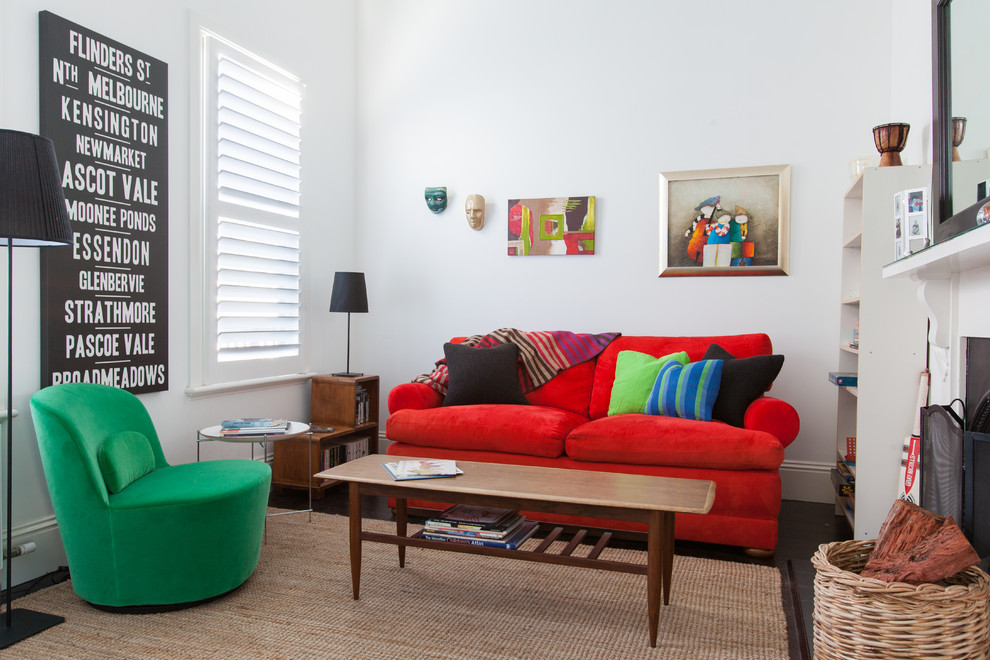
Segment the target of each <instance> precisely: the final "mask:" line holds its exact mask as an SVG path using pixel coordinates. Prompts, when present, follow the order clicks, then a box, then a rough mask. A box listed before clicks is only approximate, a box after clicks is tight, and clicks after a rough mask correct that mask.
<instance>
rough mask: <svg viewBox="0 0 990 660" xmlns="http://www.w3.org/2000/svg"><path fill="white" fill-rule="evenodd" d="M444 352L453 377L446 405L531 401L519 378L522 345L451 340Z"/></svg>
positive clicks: (449, 372) (445, 346)
mask: <svg viewBox="0 0 990 660" xmlns="http://www.w3.org/2000/svg"><path fill="white" fill-rule="evenodd" d="M443 354H444V357H445V358H446V359H447V373H448V375H449V379H450V380H449V382H448V384H447V395H446V396H445V397H444V400H443V405H444V406H464V405H473V404H480V403H502V404H516V405H528V404H529V401H528V400H527V399H526V397H525V396H524V395H523V391H522V385H521V384H520V382H519V371H518V367H517V366H516V364H517V362H518V358H519V348H518V347H517V346H516V345H515V344H499V345H498V346H492V347H491V348H475V347H473V346H462V345H461V344H453V343H450V342H447V343H446V344H444V345H443Z"/></svg>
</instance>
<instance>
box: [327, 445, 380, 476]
mask: <svg viewBox="0 0 990 660" xmlns="http://www.w3.org/2000/svg"><path fill="white" fill-rule="evenodd" d="M370 446H371V438H369V437H364V438H359V439H357V440H348V441H347V442H344V443H342V444H339V445H332V446H330V447H326V448H325V449H324V450H323V452H322V453H321V455H320V470H321V471H323V470H328V469H330V468H332V467H336V466H338V465H341V464H342V463H346V462H347V461H353V460H354V459H355V458H361V457H362V456H367V455H368V453H369V448H370Z"/></svg>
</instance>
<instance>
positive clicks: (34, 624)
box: [0, 238, 65, 649]
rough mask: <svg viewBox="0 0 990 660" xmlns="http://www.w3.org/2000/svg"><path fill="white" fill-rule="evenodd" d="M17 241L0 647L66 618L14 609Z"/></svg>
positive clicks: (10, 318) (10, 311) (10, 264)
mask: <svg viewBox="0 0 990 660" xmlns="http://www.w3.org/2000/svg"><path fill="white" fill-rule="evenodd" d="M13 282H14V241H13V239H10V238H8V239H7V543H6V546H5V547H6V553H5V554H6V561H7V579H6V584H7V595H6V598H5V599H4V600H5V602H6V610H7V611H6V614H5V615H4V617H3V624H2V625H0V649H5V648H7V647H8V646H10V645H11V644H16V643H17V642H19V641H21V640H22V639H25V638H26V637H30V636H31V635H34V634H36V633H39V632H41V631H42V630H47V629H48V628H51V627H52V626H55V625H58V624H60V623H62V622H63V621H65V619H64V618H63V617H60V616H55V615H54V614H45V613H44V612H34V611H32V610H23V609H18V610H11V609H10V603H11V600H12V599H13V596H12V592H13V589H12V586H13V585H12V577H11V570H10V560H11V550H12V546H11V538H12V536H13V529H14V525H13V521H12V520H11V515H12V513H13V511H14V507H13V495H14V486H13V478H14V461H13V455H14V454H13V452H14V431H13V429H14V369H13V363H14V293H13V291H14V285H13Z"/></svg>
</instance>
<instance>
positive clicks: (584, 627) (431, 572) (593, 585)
mask: <svg viewBox="0 0 990 660" xmlns="http://www.w3.org/2000/svg"><path fill="white" fill-rule="evenodd" d="M364 525H365V529H366V530H375V531H383V532H394V528H395V525H394V523H391V522H387V521H378V520H366V521H365V523H364ZM528 543H534V540H532V539H531V540H530V541H529V542H528ZM589 548H590V546H587V547H584V548H579V549H578V550H577V551H576V553H575V554H577V555H579V556H583V555H584V554H587V552H588V549H589ZM606 552H607V553H609V554H608V556H609V557H610V558H613V559H617V560H622V561H642V562H643V563H645V556H644V553H643V552H642V551H638V550H628V549H613V550H606ZM606 556H607V555H606V554H605V553H603V555H602V557H603V558H604V557H606ZM14 607H25V608H29V609H37V610H40V611H43V612H50V613H53V614H59V615H62V616H64V617H65V623H63V624H61V625H59V626H56V627H55V628H52V629H50V630H47V631H44V632H42V633H40V634H38V635H35V636H34V637H31V638H29V639H27V640H24V641H22V642H20V643H18V644H16V645H15V646H12V647H10V648H8V649H6V650H4V651H3V653H2V656H3V658H4V660H8V659H10V660H13V659H14V658H32V659H35V658H73V659H77V658H78V659H85V658H169V659H172V658H176V659H185V658H189V659H193V658H195V659H199V658H347V659H353V658H416V659H421V658H451V659H454V658H456V659H458V660H463V659H464V658H486V659H489V658H490V659H493V660H500V659H506V660H508V659H513V660H514V659H517V658H527V659H528V658H554V659H555V660H556V659H559V658H664V659H665V660H667V659H671V658H684V659H688V658H690V659H691V660H698V659H706V658H725V659H731V660H747V659H752V660H773V659H775V658H780V659H782V660H786V659H787V657H788V650H787V649H788V647H787V624H786V620H785V615H784V611H783V607H782V605H781V584H780V574H779V572H778V570H777V569H775V568H772V567H768V566H755V565H750V564H741V563H733V562H724V561H716V560H711V559H699V558H692V557H681V556H676V557H675V558H674V577H673V585H672V589H671V604H670V605H669V606H666V607H664V608H662V610H661V612H660V634H659V637H658V639H657V647H656V648H650V646H649V632H648V625H647V614H646V577H645V576H641V575H630V574H625V573H613V572H606V571H599V570H589V569H582V568H574V567H568V566H552V565H545V564H537V563H532V562H524V561H515V560H511V559H503V558H497V557H483V556H476V555H465V554H460V553H452V552H442V551H437V550H429V549H424V548H409V549H408V550H407V554H406V567H405V568H402V569H400V568H399V565H398V557H397V550H396V547H395V546H392V545H385V544H379V543H365V544H364V551H363V562H362V575H361V598H360V600H357V601H355V600H354V599H353V598H352V597H351V583H350V569H349V559H348V550H347V519H346V518H345V517H342V516H334V515H327V514H321V513H314V514H313V522H312V523H308V522H307V516H306V514H300V515H293V516H280V517H277V518H273V519H270V520H269V521H268V538H267V542H266V543H265V544H264V545H263V547H262V551H261V562H260V564H259V566H258V568H257V570H256V571H255V573H254V575H252V576H251V577H250V578H249V579H248V580H247V582H246V583H245V584H244V585H242V586H241V587H240V588H238V589H237V590H235V591H234V592H232V593H230V594H228V595H226V596H224V597H222V598H219V599H217V600H214V601H212V602H210V603H207V604H205V605H200V606H198V607H194V608H189V609H185V610H181V611H177V612H168V613H162V614H117V613H108V612H103V611H100V610H97V609H95V608H93V607H91V606H89V605H87V604H86V603H85V602H83V601H82V600H80V599H79V597H78V596H76V595H75V593H74V592H73V591H72V587H71V585H70V583H69V582H64V583H62V584H58V585H55V586H53V587H49V588H47V589H43V590H41V591H39V592H35V593H33V594H30V595H28V596H25V597H24V598H20V599H18V600H17V601H15V603H14Z"/></svg>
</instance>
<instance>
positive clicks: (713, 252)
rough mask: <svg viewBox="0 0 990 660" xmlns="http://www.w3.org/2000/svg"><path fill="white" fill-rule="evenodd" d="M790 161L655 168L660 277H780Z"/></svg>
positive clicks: (785, 258) (785, 261) (785, 253)
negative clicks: (713, 167)
mask: <svg viewBox="0 0 990 660" xmlns="http://www.w3.org/2000/svg"><path fill="white" fill-rule="evenodd" d="M790 199H791V166H790V165H765V166H758V167H736V168H729V169H720V170H685V171H681V172H661V173H660V273H659V276H660V277H698V276H700V277H705V276H738V275H787V272H788V268H789V265H790V264H789V260H788V243H789V240H788V237H789V231H788V230H789V223H790Z"/></svg>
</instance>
